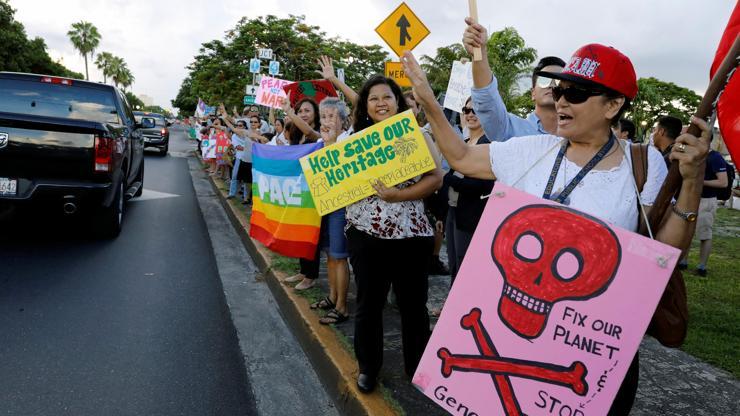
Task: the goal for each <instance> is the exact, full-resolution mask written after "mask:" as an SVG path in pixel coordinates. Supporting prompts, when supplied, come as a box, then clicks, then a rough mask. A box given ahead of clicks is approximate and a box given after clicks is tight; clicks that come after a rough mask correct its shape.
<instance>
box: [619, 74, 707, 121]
mask: <svg viewBox="0 0 740 416" xmlns="http://www.w3.org/2000/svg"><path fill="white" fill-rule="evenodd" d="M637 88H638V93H637V97H635V100H634V101H633V102H632V110H631V111H630V112H629V113H627V114H625V116H626V117H628V118H630V119H632V121H633V122H634V123H635V125H636V126H637V127H638V128H641V130H642V134H645V133H646V131H647V130H648V129H650V128H652V126H653V124H654V123H655V122H656V121H657V120H658V118H659V117H661V116H674V117H677V118H679V119H681V121H682V122H683V123H684V124H688V122H689V118H690V117H691V115H692V114H693V113H694V112H695V111H696V109H697V108H698V107H699V103H700V102H701V97H700V96H699V94H697V93H695V92H694V91H692V90H690V89H688V88H684V87H680V86H678V85H676V84H674V83H672V82H665V81H661V80H659V79H656V78H653V77H650V78H640V79H638V80H637ZM643 122H644V123H645V125H644V127H643Z"/></svg>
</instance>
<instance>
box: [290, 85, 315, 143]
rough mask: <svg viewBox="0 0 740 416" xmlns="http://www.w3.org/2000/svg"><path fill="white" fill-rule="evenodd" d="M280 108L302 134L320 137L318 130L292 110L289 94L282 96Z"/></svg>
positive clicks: (309, 136)
mask: <svg viewBox="0 0 740 416" xmlns="http://www.w3.org/2000/svg"><path fill="white" fill-rule="evenodd" d="M282 108H283V111H284V112H285V116H286V117H288V118H289V119H290V121H291V122H293V124H295V126H296V127H298V129H299V130H300V131H301V132H302V133H303V135H304V136H306V137H308V138H311V139H318V138H320V137H321V135H320V134H319V132H317V131H316V130H314V129H312V128H311V126H309V125H308V123H306V122H305V121H303V120H302V119H301V118H300V117H298V115H297V114H296V113H295V111H293V107H291V106H290V95H288V96H287V97H285V98H283V102H282Z"/></svg>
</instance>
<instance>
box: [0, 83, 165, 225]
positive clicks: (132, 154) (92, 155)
mask: <svg viewBox="0 0 740 416" xmlns="http://www.w3.org/2000/svg"><path fill="white" fill-rule="evenodd" d="M153 127H154V119H152V118H146V117H145V118H143V119H142V120H141V122H137V121H136V119H135V118H134V113H133V111H132V110H131V106H130V105H129V103H128V102H127V101H126V97H125V96H124V95H123V94H122V93H121V91H119V90H118V89H117V88H115V87H113V86H111V85H106V84H98V83H94V82H87V81H81V80H76V79H68V78H59V77H52V76H45V75H36V74H19V73H11V72H0V212H5V211H15V210H16V209H18V208H21V209H22V207H27V206H31V205H33V206H42V207H47V208H48V207H50V208H51V209H55V210H58V212H60V213H61V212H63V213H64V215H81V214H82V213H87V215H84V216H85V217H89V219H90V220H91V221H92V224H91V225H92V227H93V230H94V231H95V232H96V234H98V235H100V236H103V237H115V236H117V235H118V234H119V233H120V231H121V226H122V221H123V213H124V207H125V204H124V201H125V200H127V199H129V198H132V197H135V196H138V195H140V194H141V192H142V190H143V186H144V139H143V137H142V134H141V132H142V130H145V129H150V128H153Z"/></svg>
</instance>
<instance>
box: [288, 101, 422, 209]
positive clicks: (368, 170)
mask: <svg viewBox="0 0 740 416" xmlns="http://www.w3.org/2000/svg"><path fill="white" fill-rule="evenodd" d="M300 162H301V168H302V169H303V174H304V175H306V183H308V188H309V190H310V192H311V196H312V197H313V201H314V205H315V206H316V210H317V211H318V212H319V215H326V214H328V213H330V212H333V211H336V210H338V209H340V208H343V207H346V206H347V205H349V204H351V203H353V202H356V201H359V200H361V199H363V198H365V197H368V196H370V195H372V194H374V193H375V189H373V187H372V186H371V185H370V181H374V180H376V179H377V180H380V181H381V182H383V183H384V184H385V186H392V185H397V184H399V183H401V182H403V181H405V180H407V179H410V178H413V177H415V176H418V175H421V174H422V173H424V172H428V171H430V170H432V169H434V168H435V163H434V158H433V157H432V154H431V153H430V152H429V148H428V147H427V143H426V140H424V135H423V134H422V132H421V128H420V127H419V125H418V124H417V122H416V117H414V114H413V112H412V111H411V110H408V111H404V112H403V113H401V114H397V115H395V116H393V117H391V118H389V119H387V120H383V121H381V122H379V123H376V124H374V125H372V126H370V127H368V128H366V129H365V130H362V131H361V132H359V133H355V134H353V135H352V136H350V137H348V138H347V139H346V140H343V141H342V142H340V143H335V144H333V145H331V146H327V147H325V148H323V149H321V150H318V151H316V152H313V153H311V154H309V155H307V156H304V157H302V158H301V159H300Z"/></svg>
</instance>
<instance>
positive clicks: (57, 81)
mask: <svg viewBox="0 0 740 416" xmlns="http://www.w3.org/2000/svg"><path fill="white" fill-rule="evenodd" d="M41 82H46V83H47V84H61V85H72V80H71V79H67V78H58V77H41Z"/></svg>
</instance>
